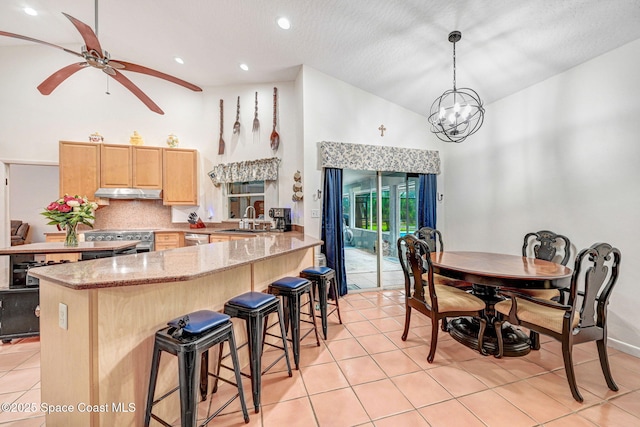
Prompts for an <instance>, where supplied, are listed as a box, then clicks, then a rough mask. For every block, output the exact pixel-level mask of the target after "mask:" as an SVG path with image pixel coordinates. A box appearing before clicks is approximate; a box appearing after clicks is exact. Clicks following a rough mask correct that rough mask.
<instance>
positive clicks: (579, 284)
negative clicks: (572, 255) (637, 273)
mask: <svg viewBox="0 0 640 427" xmlns="http://www.w3.org/2000/svg"><path fill="white" fill-rule="evenodd" d="M583 266H584V267H586V270H585V272H584V276H583V278H582V279H581V278H580V276H581V274H580V270H581V268H582V267H583ZM619 271H620V251H619V250H618V249H617V248H614V247H612V246H611V245H610V244H608V243H596V244H594V245H592V246H591V247H590V248H588V249H583V250H582V251H580V253H579V254H578V256H577V257H576V263H575V269H574V274H573V277H572V280H571V288H570V290H569V300H568V305H570V306H572V307H573V310H572V313H571V314H572V315H573V312H575V311H576V310H579V311H578V312H579V313H580V323H579V326H578V327H579V330H580V332H578V333H579V334H580V333H583V332H584V331H585V330H588V329H591V328H598V329H601V330H600V331H599V333H597V334H596V335H597V336H600V337H602V336H603V335H604V334H606V330H605V328H606V322H607V319H606V316H607V305H608V304H609V297H610V296H611V292H612V291H613V287H614V285H615V284H616V282H617V281H618V273H619ZM588 341H589V340H588ZM580 342H582V340H580Z"/></svg>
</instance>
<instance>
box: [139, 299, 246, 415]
mask: <svg viewBox="0 0 640 427" xmlns="http://www.w3.org/2000/svg"><path fill="white" fill-rule="evenodd" d="M168 325H169V327H167V328H163V329H160V330H159V331H157V332H156V334H155V342H154V344H153V360H152V362H151V375H150V378H149V392H148V395H147V407H146V412H145V416H144V425H145V426H148V425H149V422H150V421H151V418H153V419H154V420H157V421H159V422H160V423H161V424H163V425H166V426H168V425H170V424H167V423H166V422H165V421H164V420H162V419H161V418H160V417H158V416H157V415H155V414H153V413H152V412H151V410H152V408H153V406H154V405H155V404H157V403H158V402H160V401H161V400H163V399H164V398H166V397H168V396H169V395H171V394H172V393H174V392H175V391H176V390H180V420H181V425H182V426H183V427H192V426H195V425H196V422H197V420H196V419H197V413H198V412H197V402H198V383H200V394H201V396H202V400H205V399H206V396H207V382H208V377H209V375H211V376H213V377H214V378H216V381H217V380H218V379H221V380H222V381H225V382H227V383H229V384H232V385H234V386H236V387H237V388H238V393H237V394H236V395H234V396H233V397H232V398H231V399H229V400H228V401H227V402H225V403H224V404H223V405H222V406H221V407H220V408H219V409H218V410H217V411H215V412H214V413H213V414H212V415H210V416H209V417H208V418H207V419H206V420H205V421H204V422H203V424H202V425H206V424H207V423H208V422H209V421H211V420H212V419H213V417H215V416H216V415H218V414H219V413H220V412H221V411H222V410H223V409H224V408H226V407H227V406H228V405H229V404H230V403H231V402H233V401H234V400H235V399H236V398H238V397H239V398H240V404H241V405H242V414H243V415H244V422H245V423H248V422H249V414H248V412H247V405H246V403H245V400H244V393H243V391H242V381H241V377H240V364H239V362H238V353H237V351H236V342H235V337H234V334H233V324H232V323H231V320H230V317H229V316H228V315H226V314H222V313H216V312H215V311H210V310H200V311H195V312H193V313H189V314H187V315H186V316H183V317H180V318H177V319H174V320H172V321H170V322H169V323H168ZM225 341H228V342H229V348H230V349H231V358H232V359H233V366H234V371H235V383H234V382H231V381H228V380H226V379H223V378H219V377H218V375H217V374H213V373H211V372H209V369H208V361H209V358H208V354H209V349H210V348H211V347H213V346H214V345H216V344H222V343H224V342H225ZM163 351H166V352H167V353H171V354H173V355H175V356H177V357H178V378H179V385H178V386H177V387H176V388H174V389H172V390H170V391H169V392H167V393H165V394H164V395H162V396H161V397H160V398H158V399H155V400H154V395H155V391H156V382H157V379H158V367H159V366H160V356H161V355H162V352H163Z"/></svg>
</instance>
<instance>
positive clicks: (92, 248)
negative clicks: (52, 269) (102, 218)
mask: <svg viewBox="0 0 640 427" xmlns="http://www.w3.org/2000/svg"><path fill="white" fill-rule="evenodd" d="M138 243H139V241H138V240H118V241H111V242H80V243H78V246H65V245H64V243H63V242H46V243H43V242H41V243H29V244H26V245H18V246H11V247H8V248H2V249H0V255H16V254H43V255H44V254H56V253H81V252H98V251H119V250H122V249H128V248H133V247H134V246H135V245H137V244H138Z"/></svg>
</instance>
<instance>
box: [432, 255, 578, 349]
mask: <svg viewBox="0 0 640 427" xmlns="http://www.w3.org/2000/svg"><path fill="white" fill-rule="evenodd" d="M430 256H431V263H432V265H433V272H434V273H435V274H439V275H441V276H445V277H449V278H452V279H456V280H462V281H465V282H470V283H471V284H472V290H471V292H472V293H473V294H474V295H475V296H477V297H478V298H480V299H482V300H483V301H484V302H485V304H486V307H485V310H484V312H483V314H482V316H483V317H484V319H485V320H486V321H487V329H486V331H485V336H484V344H483V353H485V354H496V353H497V350H498V345H497V338H496V334H497V333H501V334H502V338H503V341H504V356H510V357H514V356H524V355H526V354H528V353H529V352H530V351H531V343H530V340H529V336H528V335H527V334H525V333H524V332H522V331H521V330H520V329H517V328H514V327H513V326H511V325H510V324H509V323H508V322H505V323H504V324H503V327H502V330H501V331H496V330H495V328H494V327H493V325H494V322H495V320H496V312H495V309H494V305H495V304H496V303H497V302H499V301H501V300H503V299H504V297H502V296H500V293H499V290H500V289H501V288H509V289H512V290H516V291H517V290H526V289H554V288H557V289H562V288H567V287H569V285H570V283H571V275H572V270H571V269H570V268H568V267H565V266H564V265H562V264H557V263H554V262H550V261H545V260H540V259H536V258H528V257H523V256H519V255H509V254H500V253H492V252H466V251H443V252H432V253H431V254H430ZM479 320H480V319H478V318H469V317H458V318H455V319H451V320H450V321H449V334H450V335H451V336H452V337H453V338H454V339H455V340H456V341H458V342H460V343H462V344H464V345H466V346H468V347H470V348H473V349H477V348H478V330H479V323H480V321H479Z"/></svg>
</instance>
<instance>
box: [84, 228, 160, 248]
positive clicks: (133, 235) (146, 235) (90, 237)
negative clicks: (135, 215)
mask: <svg viewBox="0 0 640 427" xmlns="http://www.w3.org/2000/svg"><path fill="white" fill-rule="evenodd" d="M154 236H155V235H154V232H153V230H95V231H94V230H89V231H85V232H84V240H85V241H87V242H111V241H118V240H139V241H140V243H138V244H137V245H136V252H138V253H140V252H150V251H153V249H154V241H155V239H154Z"/></svg>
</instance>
